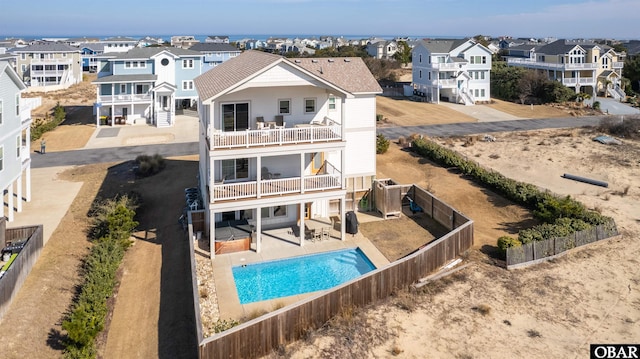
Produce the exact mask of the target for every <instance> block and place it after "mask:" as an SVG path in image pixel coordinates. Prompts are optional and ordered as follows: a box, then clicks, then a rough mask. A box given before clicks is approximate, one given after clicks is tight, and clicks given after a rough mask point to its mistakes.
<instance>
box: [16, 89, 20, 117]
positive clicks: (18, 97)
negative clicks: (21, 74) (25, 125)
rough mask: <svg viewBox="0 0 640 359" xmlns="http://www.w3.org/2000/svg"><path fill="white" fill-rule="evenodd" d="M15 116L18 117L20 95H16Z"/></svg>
mask: <svg viewBox="0 0 640 359" xmlns="http://www.w3.org/2000/svg"><path fill="white" fill-rule="evenodd" d="M16 116H20V94H19V93H17V94H16Z"/></svg>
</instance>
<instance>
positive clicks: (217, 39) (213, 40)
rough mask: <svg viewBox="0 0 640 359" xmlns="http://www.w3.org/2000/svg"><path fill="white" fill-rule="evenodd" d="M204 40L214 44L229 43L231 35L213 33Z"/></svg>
mask: <svg viewBox="0 0 640 359" xmlns="http://www.w3.org/2000/svg"><path fill="white" fill-rule="evenodd" d="M204 42H206V43H213V44H228V43H229V36H215V35H211V36H207V38H206V39H204Z"/></svg>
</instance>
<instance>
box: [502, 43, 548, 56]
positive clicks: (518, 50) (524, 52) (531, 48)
mask: <svg viewBox="0 0 640 359" xmlns="http://www.w3.org/2000/svg"><path fill="white" fill-rule="evenodd" d="M538 48H540V46H539V45H518V46H513V47H510V48H508V49H506V50H505V51H506V55H505V57H506V58H520V59H530V60H535V59H536V50H537V49H538Z"/></svg>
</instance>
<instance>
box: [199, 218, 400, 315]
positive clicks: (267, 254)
mask: <svg viewBox="0 0 640 359" xmlns="http://www.w3.org/2000/svg"><path fill="white" fill-rule="evenodd" d="M298 242H299V240H298V239H297V238H296V237H294V236H293V235H291V234H290V232H289V230H288V229H287V228H282V229H275V230H269V231H265V232H263V235H262V251H261V252H260V253H256V252H255V251H254V250H251V251H244V252H237V253H229V254H219V255H216V256H215V257H214V258H212V260H211V261H212V265H213V278H214V281H215V286H216V294H217V297H218V310H219V312H220V318H224V319H230V318H233V319H238V320H240V319H242V318H247V317H252V316H254V315H255V314H262V313H264V312H270V311H273V310H275V309H278V308H281V307H283V306H285V305H289V304H292V303H295V302H297V301H299V300H302V299H304V298H308V297H310V296H313V295H316V294H318V293H321V292H322V291H318V292H312V293H305V294H299V295H293V296H289V297H283V298H276V299H271V300H265V301H261V302H254V303H248V304H240V298H239V297H238V293H237V291H236V285H235V282H234V280H233V273H232V271H231V268H232V267H233V266H238V265H242V264H247V263H255V262H263V261H268V260H274V259H282V258H290V257H297V256H302V255H308V254H314V253H320V252H328V251H334V250H339V249H346V248H356V247H359V248H360V249H361V250H362V252H364V254H365V255H366V256H367V257H368V258H369V260H370V261H371V263H373V265H374V266H375V267H376V268H381V267H384V266H385V265H387V264H389V260H387V258H386V257H385V256H384V255H383V254H382V253H381V252H380V251H379V250H378V249H377V248H376V247H375V246H374V245H373V244H372V243H371V242H370V241H369V240H368V239H367V238H365V237H364V236H363V235H362V234H361V233H358V234H356V235H351V234H346V238H345V239H344V240H340V239H338V233H337V231H332V238H331V239H329V240H324V241H319V242H311V241H306V242H305V243H304V245H303V246H302V247H301V246H300V245H299V244H298Z"/></svg>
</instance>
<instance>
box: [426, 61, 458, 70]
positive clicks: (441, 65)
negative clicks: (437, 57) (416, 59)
mask: <svg viewBox="0 0 640 359" xmlns="http://www.w3.org/2000/svg"><path fill="white" fill-rule="evenodd" d="M430 65H431V67H432V68H434V69H440V70H447V69H450V70H451V69H458V68H460V63H457V62H439V63H438V62H434V63H431V64H430ZM427 67H429V65H427Z"/></svg>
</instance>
